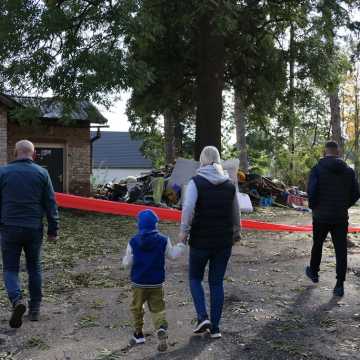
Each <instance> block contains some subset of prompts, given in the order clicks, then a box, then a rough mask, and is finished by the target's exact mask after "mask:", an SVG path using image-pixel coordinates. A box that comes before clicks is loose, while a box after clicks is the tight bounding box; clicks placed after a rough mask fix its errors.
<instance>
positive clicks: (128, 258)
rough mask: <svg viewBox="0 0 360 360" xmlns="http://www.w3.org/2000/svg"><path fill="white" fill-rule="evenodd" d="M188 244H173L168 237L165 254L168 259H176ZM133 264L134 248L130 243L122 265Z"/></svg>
mask: <svg viewBox="0 0 360 360" xmlns="http://www.w3.org/2000/svg"><path fill="white" fill-rule="evenodd" d="M185 248H186V246H185V245H184V244H182V243H179V244H176V245H174V246H173V245H172V243H171V240H170V239H169V238H168V240H167V244H166V249H165V256H166V257H167V258H168V259H171V260H175V259H176V258H178V257H180V256H181V255H182V254H183V253H184V251H185ZM132 264H133V250H132V247H131V245H130V244H128V245H127V247H126V252H125V256H124V257H123V260H122V265H123V267H125V268H128V267H130V266H131V265H132Z"/></svg>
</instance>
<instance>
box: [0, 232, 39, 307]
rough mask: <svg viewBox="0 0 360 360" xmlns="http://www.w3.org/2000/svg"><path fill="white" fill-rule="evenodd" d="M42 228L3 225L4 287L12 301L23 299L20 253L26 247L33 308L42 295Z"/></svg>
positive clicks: (37, 305)
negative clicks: (20, 278)
mask: <svg viewBox="0 0 360 360" xmlns="http://www.w3.org/2000/svg"><path fill="white" fill-rule="evenodd" d="M42 239H43V231H42V229H32V228H25V227H20V226H3V227H2V228H1V253H2V261H3V275H4V282H5V288H6V291H7V293H8V297H9V299H10V301H11V303H12V304H15V303H16V302H17V301H18V300H20V299H21V298H22V294H21V286H20V280H19V268H20V257H21V252H22V250H24V252H25V259H26V269H27V272H28V276H29V294H30V301H29V306H30V310H33V311H36V310H38V309H39V307H40V302H41V298H42V275H41V262H40V256H41V245H42Z"/></svg>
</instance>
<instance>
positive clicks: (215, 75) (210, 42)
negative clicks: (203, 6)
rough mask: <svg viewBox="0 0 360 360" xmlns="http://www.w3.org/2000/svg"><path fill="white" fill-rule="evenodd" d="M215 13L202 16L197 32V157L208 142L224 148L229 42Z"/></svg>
mask: <svg viewBox="0 0 360 360" xmlns="http://www.w3.org/2000/svg"><path fill="white" fill-rule="evenodd" d="M215 11H216V9H215V10H214V11H213V13H214V12H215ZM211 13H212V12H211V11H208V12H207V13H206V14H204V15H202V16H201V17H200V19H199V29H198V34H197V36H198V38H197V42H198V43H197V45H198V46H197V48H198V55H197V57H198V64H197V79H196V81H197V94H196V95H197V109H196V137H195V158H196V159H199V157H200V153H201V151H202V149H203V147H204V146H207V145H214V146H216V147H217V148H218V149H219V151H221V117H222V108H223V104H222V91H223V88H224V70H225V63H224V57H225V45H224V38H223V36H222V35H220V34H217V33H216V29H215V25H214V24H213V22H212V17H213V16H212V14H211Z"/></svg>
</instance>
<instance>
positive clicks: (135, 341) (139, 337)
mask: <svg viewBox="0 0 360 360" xmlns="http://www.w3.org/2000/svg"><path fill="white" fill-rule="evenodd" d="M144 343H145V337H144V335H143V333H140V334H134V335H133V336H132V338H131V339H130V345H132V346H134V345H140V344H144Z"/></svg>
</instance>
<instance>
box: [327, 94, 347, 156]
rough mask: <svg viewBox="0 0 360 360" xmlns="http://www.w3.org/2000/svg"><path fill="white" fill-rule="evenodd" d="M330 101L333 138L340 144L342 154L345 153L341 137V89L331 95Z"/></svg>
mask: <svg viewBox="0 0 360 360" xmlns="http://www.w3.org/2000/svg"><path fill="white" fill-rule="evenodd" d="M329 101H330V113H331V118H330V126H331V137H332V139H333V140H334V141H336V142H337V143H338V144H339V147H340V153H341V154H343V153H344V143H343V138H342V135H341V115H340V99H339V89H338V88H336V90H335V91H334V92H332V93H330V94H329Z"/></svg>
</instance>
